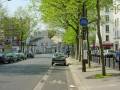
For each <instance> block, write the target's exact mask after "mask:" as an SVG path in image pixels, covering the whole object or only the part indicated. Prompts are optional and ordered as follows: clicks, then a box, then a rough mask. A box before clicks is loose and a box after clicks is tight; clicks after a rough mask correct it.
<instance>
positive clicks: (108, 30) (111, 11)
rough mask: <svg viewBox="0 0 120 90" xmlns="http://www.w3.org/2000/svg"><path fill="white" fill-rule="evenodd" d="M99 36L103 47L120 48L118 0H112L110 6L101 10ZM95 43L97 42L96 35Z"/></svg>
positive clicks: (119, 3)
mask: <svg viewBox="0 0 120 90" xmlns="http://www.w3.org/2000/svg"><path fill="white" fill-rule="evenodd" d="M100 27H101V30H100V31H101V36H102V42H103V47H104V48H105V49H113V50H118V49H119V48H120V0H113V5H112V6H111V7H105V8H104V9H102V10H101V26H100ZM96 44H97V45H98V44H99V41H98V37H96Z"/></svg>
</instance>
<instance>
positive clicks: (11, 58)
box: [6, 52, 17, 63]
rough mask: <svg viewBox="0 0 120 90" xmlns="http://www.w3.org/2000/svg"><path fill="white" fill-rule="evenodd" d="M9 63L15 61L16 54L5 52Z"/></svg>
mask: <svg viewBox="0 0 120 90" xmlns="http://www.w3.org/2000/svg"><path fill="white" fill-rule="evenodd" d="M6 57H7V58H8V61H9V63H11V62H16V61H17V55H16V54H15V53H13V52H9V53H6Z"/></svg>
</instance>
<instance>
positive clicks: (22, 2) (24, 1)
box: [0, 0, 29, 15]
mask: <svg viewBox="0 0 120 90" xmlns="http://www.w3.org/2000/svg"><path fill="white" fill-rule="evenodd" d="M0 1H2V3H3V6H4V7H5V8H7V10H8V13H9V14H10V15H13V14H14V12H15V11H16V9H17V8H18V7H20V6H22V7H25V6H27V5H28V4H29V0H11V1H7V0H0Z"/></svg>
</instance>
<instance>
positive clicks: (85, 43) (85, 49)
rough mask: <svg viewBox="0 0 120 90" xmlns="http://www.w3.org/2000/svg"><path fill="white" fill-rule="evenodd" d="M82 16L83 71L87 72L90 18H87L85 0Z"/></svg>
mask: <svg viewBox="0 0 120 90" xmlns="http://www.w3.org/2000/svg"><path fill="white" fill-rule="evenodd" d="M82 13H83V15H82V18H81V19H80V25H81V26H82V42H83V45H82V72H86V61H87V59H88V58H87V51H88V50H87V41H86V40H87V39H86V38H87V36H86V35H87V30H86V29H87V25H88V19H87V18H86V17H87V16H86V13H87V12H86V8H85V2H83V10H82Z"/></svg>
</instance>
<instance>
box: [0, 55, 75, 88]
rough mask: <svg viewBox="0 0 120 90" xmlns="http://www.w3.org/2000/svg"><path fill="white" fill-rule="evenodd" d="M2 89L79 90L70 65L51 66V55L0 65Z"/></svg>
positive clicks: (0, 84)
mask: <svg viewBox="0 0 120 90" xmlns="http://www.w3.org/2000/svg"><path fill="white" fill-rule="evenodd" d="M0 90H77V88H76V87H75V84H74V81H73V79H72V76H71V72H70V70H69V67H68V66H59V65H58V66H53V67H51V55H37V56H36V57H35V58H34V59H27V60H24V61H20V62H16V63H13V64H3V65H0Z"/></svg>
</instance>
